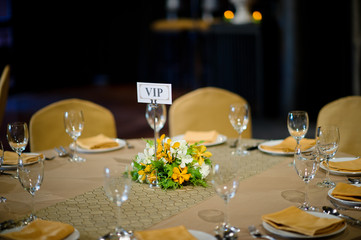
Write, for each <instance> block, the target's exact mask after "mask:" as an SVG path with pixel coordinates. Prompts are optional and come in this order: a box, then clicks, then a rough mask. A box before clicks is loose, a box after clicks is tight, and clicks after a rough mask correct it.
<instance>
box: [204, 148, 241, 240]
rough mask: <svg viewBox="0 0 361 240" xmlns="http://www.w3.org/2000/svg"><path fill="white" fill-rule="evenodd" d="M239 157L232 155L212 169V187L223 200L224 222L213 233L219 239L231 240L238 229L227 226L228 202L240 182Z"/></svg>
mask: <svg viewBox="0 0 361 240" xmlns="http://www.w3.org/2000/svg"><path fill="white" fill-rule="evenodd" d="M239 169H240V156H239V155H238V154H236V153H233V154H232V156H231V157H230V158H226V159H222V160H221V161H219V162H218V163H215V165H214V166H213V169H212V172H211V173H212V175H211V177H212V180H211V182H212V185H213V188H214V189H215V191H216V193H217V194H218V195H219V196H220V197H221V198H222V199H223V200H224V203H225V208H226V211H225V214H224V222H223V223H222V224H221V225H220V226H217V227H216V229H215V232H216V234H217V235H218V236H220V238H221V239H233V238H232V237H234V236H236V235H237V233H238V232H239V228H237V227H233V226H231V225H230V224H229V219H228V217H229V209H228V207H229V204H228V203H229V201H230V200H231V199H232V198H233V197H234V196H235V195H236V191H237V189H238V185H239V181H240V171H239Z"/></svg>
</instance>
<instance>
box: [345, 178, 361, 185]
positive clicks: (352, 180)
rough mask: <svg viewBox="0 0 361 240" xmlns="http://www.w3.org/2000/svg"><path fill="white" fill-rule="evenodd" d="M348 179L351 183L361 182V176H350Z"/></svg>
mask: <svg viewBox="0 0 361 240" xmlns="http://www.w3.org/2000/svg"><path fill="white" fill-rule="evenodd" d="M347 180H348V181H349V182H350V183H352V184H359V183H361V178H351V177H349V178H347Z"/></svg>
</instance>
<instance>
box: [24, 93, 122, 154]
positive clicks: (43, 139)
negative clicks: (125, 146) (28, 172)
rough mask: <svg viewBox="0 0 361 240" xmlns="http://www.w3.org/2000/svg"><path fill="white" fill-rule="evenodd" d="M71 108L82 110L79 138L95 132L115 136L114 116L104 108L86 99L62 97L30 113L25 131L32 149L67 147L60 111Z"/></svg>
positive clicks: (62, 112)
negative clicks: (26, 130) (82, 124)
mask: <svg viewBox="0 0 361 240" xmlns="http://www.w3.org/2000/svg"><path fill="white" fill-rule="evenodd" d="M71 109H80V110H82V111H83V115H84V130H83V132H82V134H81V136H80V138H81V137H91V136H95V135H97V134H99V133H103V134H104V135H106V136H108V137H111V138H115V137H117V132H116V124H115V119H114V115H113V113H112V112H110V111H109V110H108V109H106V108H104V107H102V106H100V105H98V104H96V103H93V102H90V101H87V100H81V99H76V98H72V99H65V100H60V101H58V102H54V103H52V104H49V105H47V106H45V107H44V108H42V109H40V110H38V111H37V112H36V113H34V114H33V115H32V116H31V119H30V124H29V132H30V149H31V151H32V152H37V151H41V150H46V149H51V148H54V147H58V146H60V145H62V146H68V145H69V144H70V143H71V142H72V139H71V138H70V136H69V135H68V134H67V133H66V132H65V128H64V112H65V111H68V110H71Z"/></svg>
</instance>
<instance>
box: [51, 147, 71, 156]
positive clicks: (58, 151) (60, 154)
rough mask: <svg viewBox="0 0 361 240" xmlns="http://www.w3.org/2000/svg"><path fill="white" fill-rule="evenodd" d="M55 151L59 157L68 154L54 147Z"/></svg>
mask: <svg viewBox="0 0 361 240" xmlns="http://www.w3.org/2000/svg"><path fill="white" fill-rule="evenodd" d="M54 149H55V151H56V152H57V153H58V155H59V157H66V156H68V154H66V153H64V152H63V151H60V149H59V148H57V147H55V148H54Z"/></svg>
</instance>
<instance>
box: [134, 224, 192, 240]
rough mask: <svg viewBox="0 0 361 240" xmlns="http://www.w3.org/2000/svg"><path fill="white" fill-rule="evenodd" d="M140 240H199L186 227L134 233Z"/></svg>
mask: <svg viewBox="0 0 361 240" xmlns="http://www.w3.org/2000/svg"><path fill="white" fill-rule="evenodd" d="M134 235H135V237H136V238H137V239H138V240H154V239H157V240H197V239H196V238H195V237H194V236H193V235H192V234H190V233H189V232H188V230H187V229H186V228H185V227H184V226H177V227H171V228H166V229H159V230H158V229H157V230H146V231H139V232H135V233H134Z"/></svg>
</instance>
